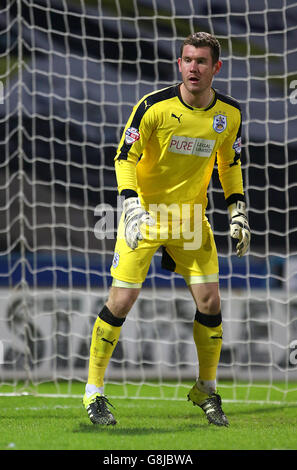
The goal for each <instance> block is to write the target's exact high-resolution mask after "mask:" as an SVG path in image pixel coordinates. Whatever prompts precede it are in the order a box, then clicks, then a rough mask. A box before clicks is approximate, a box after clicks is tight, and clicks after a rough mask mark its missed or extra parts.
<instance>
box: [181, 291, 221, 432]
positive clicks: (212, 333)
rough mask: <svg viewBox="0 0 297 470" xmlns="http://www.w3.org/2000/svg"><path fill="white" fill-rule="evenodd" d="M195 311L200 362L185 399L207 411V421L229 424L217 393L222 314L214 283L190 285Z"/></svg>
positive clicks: (196, 343)
mask: <svg viewBox="0 0 297 470" xmlns="http://www.w3.org/2000/svg"><path fill="white" fill-rule="evenodd" d="M189 289H190V291H191V293H192V295H193V298H194V300H195V303H196V306H197V310H196V315H195V320H194V326H193V336H194V341H195V345H196V349H197V356H198V362H199V376H198V380H197V382H196V384H195V385H194V387H193V388H192V390H191V391H190V393H189V395H188V398H189V399H190V400H191V401H193V403H194V404H197V405H199V406H200V407H201V408H202V409H203V411H204V412H205V413H206V416H207V418H208V421H209V422H210V423H213V424H216V425H218V426H228V424H229V423H228V420H227V418H226V416H225V415H224V413H223V411H222V409H221V398H220V396H219V395H217V394H216V393H215V392H216V374H217V368H218V364H219V360H220V353H221V347H222V336H223V329H222V315H221V303H220V294H219V285H218V283H217V282H209V283H202V284H192V285H189Z"/></svg>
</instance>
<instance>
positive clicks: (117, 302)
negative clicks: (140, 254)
mask: <svg viewBox="0 0 297 470" xmlns="http://www.w3.org/2000/svg"><path fill="white" fill-rule="evenodd" d="M126 286H129V287H125V288H123V287H111V288H110V291H109V297H108V300H107V302H106V304H105V305H104V307H103V309H102V310H101V312H100V313H99V314H98V317H97V319H96V321H95V324H94V327H93V332H92V340H91V347H90V359H89V374H88V382H87V384H86V390H85V395H84V405H85V407H86V409H87V412H88V414H89V417H90V419H91V421H92V422H93V423H94V424H95V423H97V424H116V421H115V419H114V417H113V415H112V413H111V412H110V411H109V409H108V407H107V404H110V403H109V402H108V401H107V399H106V397H105V396H104V375H105V371H106V368H107V366H108V364H109V361H110V359H111V357H112V354H113V351H114V349H115V347H116V345H117V342H118V340H119V337H120V332H121V328H122V325H123V323H124V321H125V318H126V316H127V314H128V312H129V311H130V309H131V307H132V306H133V304H134V302H135V300H136V299H137V297H138V294H139V292H140V288H139V287H137V288H135V287H132V286H133V284H131V285H130V284H128V283H126Z"/></svg>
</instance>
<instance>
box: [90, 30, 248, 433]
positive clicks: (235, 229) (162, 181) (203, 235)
mask: <svg viewBox="0 0 297 470" xmlns="http://www.w3.org/2000/svg"><path fill="white" fill-rule="evenodd" d="M221 65H222V62H221V60H220V44H219V42H218V41H217V39H216V38H215V37H214V36H212V35H211V34H209V33H203V32H199V33H195V34H192V35H190V36H188V37H187V38H186V39H185V40H184V42H183V44H182V47H181V54H180V57H179V59H178V67H179V71H180V73H181V78H182V81H181V83H178V84H176V85H173V86H170V87H168V88H165V89H162V90H159V91H156V92H153V93H150V94H147V95H146V96H144V97H143V98H142V99H141V100H140V101H139V102H138V103H137V105H136V106H135V107H134V109H133V111H132V113H131V116H130V118H129V120H128V122H127V124H126V127H125V130H124V132H123V135H122V139H121V141H120V143H119V147H118V150H117V154H116V157H115V170H116V176H117V182H118V191H119V194H120V195H121V196H122V197H123V198H124V202H123V214H122V218H121V221H120V224H119V228H118V237H117V242H116V246H115V252H114V259H113V263H112V267H111V274H112V277H113V283H112V286H111V288H110V291H109V297H108V300H107V302H106V304H105V306H104V307H103V309H102V311H101V312H100V313H99V315H98V317H97V320H96V322H95V325H94V328H93V333H92V340H91V348H90V360H89V375H88V382H87V384H86V390H85V395H84V399H83V402H84V406H85V408H86V410H87V412H88V415H89V417H90V419H91V421H92V422H93V423H98V424H106V425H109V424H115V423H116V420H115V418H114V416H113V414H112V412H111V410H110V408H109V405H111V404H110V403H109V401H108V400H107V398H106V396H105V395H104V374H105V370H106V367H107V365H108V363H109V360H110V358H111V356H112V353H113V350H114V348H115V346H116V344H117V341H118V338H119V336H120V331H121V327H122V325H123V323H124V321H125V318H126V315H127V314H128V312H129V311H130V309H131V307H132V305H133V304H134V302H135V300H136V299H137V296H138V294H139V292H140V289H141V286H142V283H143V282H144V280H145V278H146V275H147V272H148V269H149V266H150V263H151V259H152V257H153V255H154V253H155V252H156V251H157V250H158V249H159V248H160V247H162V251H163V253H162V266H163V267H164V268H166V269H169V270H171V271H174V272H176V273H179V274H181V275H182V276H183V277H184V279H185V282H186V284H187V286H188V287H189V290H190V292H191V294H192V297H193V300H194V302H195V307H194V308H195V309H196V313H195V318H194V325H193V336H194V342H195V345H196V349H197V357H198V363H199V369H198V371H199V373H198V379H197V381H196V382H195V384H194V386H193V387H192V389H191V390H190V391H189V393H188V400H190V401H192V402H193V404H194V405H198V406H199V407H201V408H202V410H203V411H204V413H205V415H206V418H207V420H208V422H209V423H213V424H215V425H217V426H228V424H229V423H228V419H227V417H226V415H225V414H224V412H223V410H222V404H221V397H220V396H219V394H218V393H217V390H216V373H217V367H218V363H219V358H220V352H221V346H222V314H221V303H220V293H219V274H218V273H219V267H218V256H217V250H216V245H215V242H214V236H213V232H212V229H211V227H210V224H209V222H208V220H207V218H206V216H205V209H206V206H207V188H208V185H209V182H210V178H211V175H212V172H213V168H214V164H215V161H216V160H217V165H218V173H219V178H220V182H221V185H222V188H223V191H224V196H225V200H226V207H228V211H229V217H230V234H231V237H232V238H235V239H236V240H237V244H236V254H237V256H243V255H244V254H245V253H246V252H247V250H248V248H249V243H250V229H249V225H248V220H247V215H246V204H245V197H244V190H243V181H242V171H241V164H240V143H241V111H240V107H239V104H238V103H237V101H235V100H234V99H233V98H231V97H229V96H225V95H223V94H220V93H218V92H217V91H216V90H215V89H214V88H213V87H212V81H213V78H214V76H215V75H216V74H218V73H219V71H220V68H221ZM156 207H157V210H156ZM160 207H162V210H161V211H160V210H159V209H160ZM164 208H165V209H164ZM166 208H170V211H171V218H167V224H166V227H165V226H164V221H163V220H161V219H162V217H161V215H162V214H160V212H162V211H163V212H166ZM182 208H187V214H188V218H187V219H186V220H184V219H183V220H182V222H180V219H179V217H178V215H179V216H180V214H181V212H180V211H179V210H181V209H182ZM168 212H169V209H168ZM197 214H199V215H200V217H197ZM167 215H168V214H167ZM169 219H170V220H169ZM176 220H177V221H179V222H177V223H176ZM184 222H187V223H186V224H185V223H184ZM185 225H186V226H187V227H190V226H191V227H193V230H192V231H191V230H190V229H188V230H184V227H185ZM165 228H166V230H165ZM178 229H179V232H178ZM191 237H192V238H191Z"/></svg>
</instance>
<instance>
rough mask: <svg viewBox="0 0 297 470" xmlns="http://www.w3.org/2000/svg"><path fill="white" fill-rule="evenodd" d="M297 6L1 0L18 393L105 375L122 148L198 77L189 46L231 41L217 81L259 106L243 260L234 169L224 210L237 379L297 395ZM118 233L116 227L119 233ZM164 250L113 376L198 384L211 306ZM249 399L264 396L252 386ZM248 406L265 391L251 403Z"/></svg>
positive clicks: (215, 199) (229, 327)
mask: <svg viewBox="0 0 297 470" xmlns="http://www.w3.org/2000/svg"><path fill="white" fill-rule="evenodd" d="M296 24H297V2H296V1H293V0H269V1H268V0H258V1H257V2H254V1H252V0H245V1H243V0H242V1H239V0H202V1H199V2H198V1H196V0H184V1H183V2H180V1H177V0H89V1H87V0H34V1H33V0H8V1H7V2H5V5H4V4H1V6H0V377H1V384H0V393H2V390H7V389H5V388H3V387H5V386H6V385H8V384H12V386H13V390H16V389H17V384H18V383H19V381H24V382H25V383H30V384H33V386H34V385H38V384H40V383H42V382H44V381H49V380H50V381H52V382H53V383H54V384H58V382H59V380H66V381H68V383H69V384H70V386H69V390H70V392H69V393H71V383H72V382H74V381H81V382H84V381H85V380H86V377H87V368H88V356H89V345H90V338H91V331H92V326H93V323H94V320H95V318H96V315H97V314H98V312H99V310H100V308H101V307H102V305H103V303H104V301H105V299H106V296H107V292H108V288H109V286H110V283H111V278H110V273H109V267H110V264H111V261H112V256H113V248H114V243H115V235H116V220H117V219H116V217H114V218H113V219H112V222H114V223H113V224H111V225H108V224H107V222H106V220H107V219H106V218H104V216H105V215H106V213H107V212H108V210H109V209H110V210H111V212H112V213H116V212H113V211H118V200H117V188H116V180H115V173H114V166H113V158H114V155H115V150H116V147H117V145H118V142H119V139H120V136H121V133H122V130H123V126H124V125H125V122H126V119H127V117H128V116H129V114H130V112H131V109H132V107H133V106H134V104H135V103H136V102H137V101H138V100H139V99H140V98H141V97H142V96H143V95H144V94H146V93H149V92H150V91H154V90H157V89H159V88H164V87H165V86H169V85H171V84H173V83H177V82H178V81H179V79H180V77H179V73H178V68H177V63H176V61H177V58H178V55H179V48H180V44H181V41H182V40H183V39H184V38H185V37H186V36H187V35H188V34H190V33H192V32H195V31H208V32H211V33H213V34H215V35H216V36H217V38H218V39H219V41H220V43H221V46H222V61H223V67H222V70H221V72H220V74H219V75H218V76H217V77H216V78H215V81H214V87H215V88H216V89H218V90H219V91H220V92H222V93H225V94H228V95H232V96H233V97H234V98H235V99H236V100H237V101H238V102H239V103H240V105H241V108H242V113H243V129H242V140H243V145H242V148H243V150H242V167H243V173H244V181H245V187H246V196H247V203H248V210H249V220H250V225H251V230H252V243H251V249H250V252H249V254H248V255H247V256H245V257H244V258H243V259H237V258H236V256H235V255H234V246H232V243H231V240H230V237H229V233H228V232H229V225H228V217H227V209H226V206H225V202H224V196H223V192H222V189H221V187H220V184H219V181H218V175H217V170H216V168H215V172H214V175H213V178H212V181H211V185H210V188H209V193H208V197H209V206H208V217H209V220H210V223H211V225H212V227H213V229H214V234H215V237H216V242H217V248H218V253H219V260H220V282H221V293H222V315H223V328H224V342H223V349H222V355H221V360H220V366H219V372H218V379H219V382H220V381H222V383H223V385H222V386H223V387H229V388H231V389H233V387H235V385H236V384H240V383H243V384H245V386H246V387H252V386H253V385H255V384H263V383H266V384H268V393H267V396H266V401H269V400H270V397H271V393H270V392H271V390H272V389H273V388H276V389H277V387H278V386H279V384H282V385H281V387H282V390H283V394H282V395H283V397H284V400H286V396H287V392H288V391H289V387H290V391H292V390H293V391H294V390H295V392H296V391H297V386H296V388H295V389H294V387H293V389H292V386H291V385H290V384H292V383H293V384H294V383H297V294H296V285H297V223H296V220H297V205H296V194H297V178H296V174H297V172H296V170H297V158H296V155H297V138H296V128H297V30H296ZM102 227H105V232H104V236H102V231H100V230H101V229H102ZM160 260H161V254H160V253H159V252H158V253H157V254H156V255H155V257H154V259H153V261H152V265H151V268H150V271H149V274H148V277H147V280H146V282H145V284H144V286H143V289H142V292H141V295H140V298H139V299H138V301H137V302H136V304H135V306H134V307H133V309H132V311H131V312H130V314H129V316H128V318H127V320H126V322H125V324H124V327H123V330H122V335H121V338H120V341H119V344H118V346H117V348H116V350H115V354H114V356H113V358H112V360H111V363H110V365H109V366H108V370H107V378H106V380H107V383H108V382H110V383H143V384H145V383H151V382H153V383H154V384H156V385H158V384H164V383H166V382H168V383H170V384H171V385H173V386H174V387H176V388H178V387H179V386H181V384H182V381H183V380H193V381H194V380H195V378H196V374H197V358H196V350H195V347H194V343H193V339H192V325H193V319H194V315H195V307H194V304H193V302H192V300H191V298H190V294H189V293H188V291H187V289H186V288H185V285H184V281H183V280H182V279H181V278H180V277H179V276H177V275H175V274H173V273H169V272H167V271H164V270H162V268H161V266H160V264H161V263H160ZM246 396H248V395H246ZM247 400H248V398H247Z"/></svg>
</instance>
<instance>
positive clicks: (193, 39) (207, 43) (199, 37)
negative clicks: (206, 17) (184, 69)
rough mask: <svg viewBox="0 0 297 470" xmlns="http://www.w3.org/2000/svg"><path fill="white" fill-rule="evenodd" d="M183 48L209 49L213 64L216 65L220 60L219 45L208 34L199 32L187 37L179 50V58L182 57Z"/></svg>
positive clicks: (214, 38)
mask: <svg viewBox="0 0 297 470" xmlns="http://www.w3.org/2000/svg"><path fill="white" fill-rule="evenodd" d="M184 46H194V47H209V48H210V52H211V57H212V62H213V64H216V63H217V62H218V60H219V58H220V54H221V46H220V43H219V41H218V40H217V38H216V37H215V36H213V35H212V34H210V33H205V32H199V33H194V34H190V35H189V36H187V37H186V39H185V40H184V42H183V43H182V45H181V48H180V53H181V57H182V55H183V50H184Z"/></svg>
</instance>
